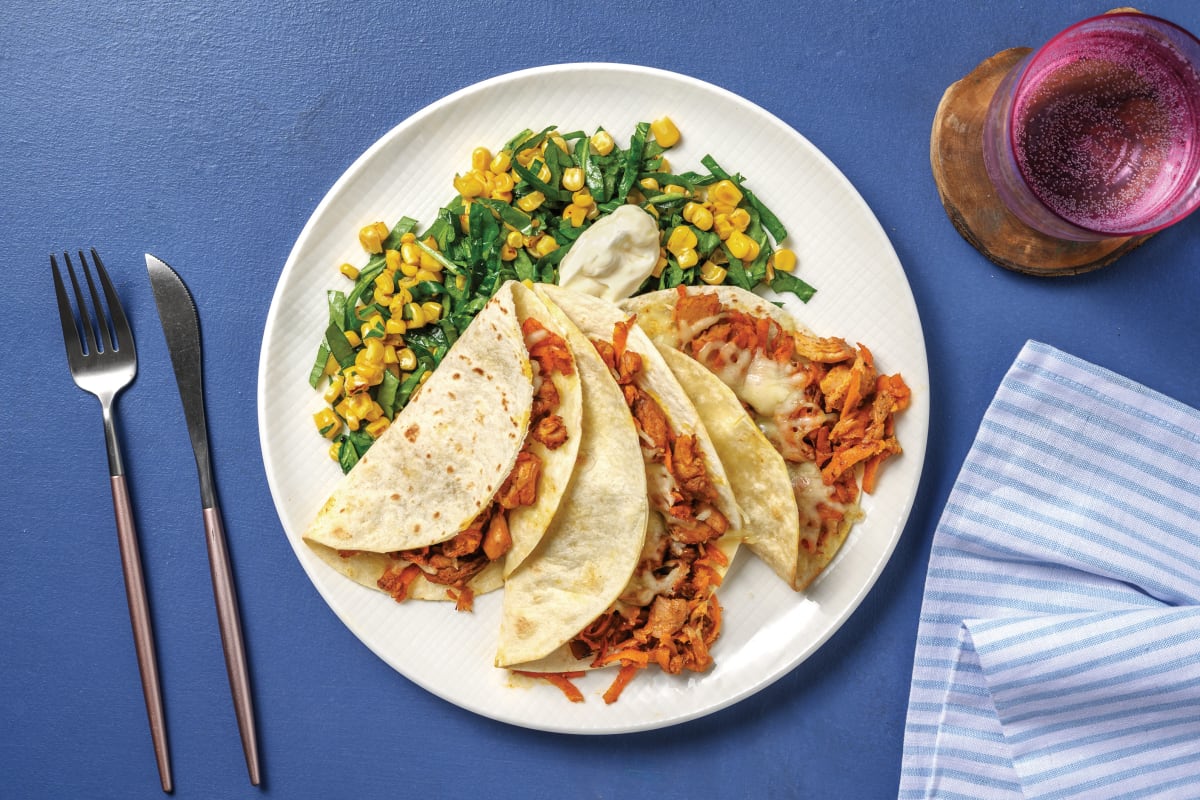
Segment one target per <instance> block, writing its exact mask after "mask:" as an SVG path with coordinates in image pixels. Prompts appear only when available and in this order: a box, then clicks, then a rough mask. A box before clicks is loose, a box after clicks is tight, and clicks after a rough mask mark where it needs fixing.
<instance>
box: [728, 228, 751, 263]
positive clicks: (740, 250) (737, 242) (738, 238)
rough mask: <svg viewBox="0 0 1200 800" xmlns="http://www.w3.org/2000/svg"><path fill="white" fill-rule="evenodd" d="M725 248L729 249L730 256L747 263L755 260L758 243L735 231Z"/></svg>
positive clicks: (730, 235)
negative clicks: (748, 260) (749, 260)
mask: <svg viewBox="0 0 1200 800" xmlns="http://www.w3.org/2000/svg"><path fill="white" fill-rule="evenodd" d="M725 246H726V247H728V248H729V254H730V255H732V256H733V257H734V258H736V259H740V260H742V261H746V260H747V259H752V258H754V255H756V254H757V247H758V243H757V242H755V241H754V240H753V239H751V238H750V237H749V236H747V235H746V234H744V233H742V232H741V231H734V232H733V233H731V234H729V238H728V239H726V240H725Z"/></svg>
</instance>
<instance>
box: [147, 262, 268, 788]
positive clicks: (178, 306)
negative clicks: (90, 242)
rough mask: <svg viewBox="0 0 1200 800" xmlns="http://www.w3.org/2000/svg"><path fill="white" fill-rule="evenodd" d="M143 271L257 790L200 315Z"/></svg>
mask: <svg viewBox="0 0 1200 800" xmlns="http://www.w3.org/2000/svg"><path fill="white" fill-rule="evenodd" d="M146 269H147V270H148V271H149V273H150V287H151V289H152V290H153V292H154V303H155V305H156V306H157V307H158V317H159V319H160V320H161V321H162V327H163V334H164V335H165V336H166V339H167V351H168V352H169V353H170V356H171V366H172V367H173V368H174V371H175V382H176V383H177V384H178V385H179V397H180V399H181V400H182V401H183V416H184V419H185V421H186V422H187V429H188V436H189V438H190V439H191V441H192V451H193V453H194V454H195V456H196V470H197V472H198V473H199V477H200V502H201V506H202V512H203V516H204V531H205V539H206V540H207V544H208V562H209V570H210V572H211V575H212V582H213V595H214V598H215V600H216V605H217V622H218V627H219V628H220V630H221V644H222V648H223V650H224V652H225V670H226V672H227V673H228V676H229V688H230V691H231V692H232V695H233V706H234V714H235V716H236V717H237V723H238V730H239V732H240V733H241V739H242V751H243V753H244V754H245V756H246V769H247V770H248V771H249V773H250V783H252V784H254V785H255V786H257V785H259V782H260V779H261V776H260V769H259V758H258V737H257V735H256V732H255V722H254V704H253V700H252V697H251V693H250V677H249V671H248V669H247V668H246V647H245V641H244V639H243V638H242V625H241V620H240V616H239V612H238V602H237V592H236V589H235V586H234V582H233V571H232V568H231V567H230V563H229V550H228V547H227V546H226V542H225V527H224V524H223V523H222V521H221V512H220V508H219V506H218V505H217V493H216V484H215V482H214V481H213V473H212V462H211V459H210V456H209V445H208V423H207V421H206V419H205V414H204V374H203V366H202V359H201V349H200V341H201V340H200V316H199V314H198V313H197V312H196V304H195V302H194V301H193V300H192V294H191V292H189V291H188V288H187V286H186V285H185V284H184V282H183V279H182V278H180V277H179V275H178V273H176V272H175V270H173V269H171V267H170V266H168V265H167V264H166V262H164V261H162V260H160V259H158V258H156V257H154V256H152V255H150V254H149V253H147V254H146Z"/></svg>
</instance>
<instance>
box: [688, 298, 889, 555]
mask: <svg viewBox="0 0 1200 800" xmlns="http://www.w3.org/2000/svg"><path fill="white" fill-rule="evenodd" d="M674 322H675V325H676V328H677V330H678V331H679V332H680V340H681V341H680V343H681V346H682V347H683V349H684V352H686V353H687V354H689V355H690V356H692V357H693V358H695V359H696V360H697V361H699V362H700V363H701V364H703V365H704V366H706V367H707V368H708V369H709V371H710V372H712V373H714V374H715V375H717V376H718V377H719V378H721V380H722V381H723V382H724V383H725V384H726V385H728V386H729V387H730V388H732V389H733V390H734V392H735V393H736V394H737V395H738V397H739V398H741V400H742V403H743V405H744V406H745V407H746V410H747V412H748V413H750V414H751V416H752V417H753V419H754V420H755V421H756V422H757V424H758V426H759V428H761V429H762V431H763V433H764V434H765V435H766V437H767V439H768V440H770V442H771V443H772V444H773V445H774V446H775V449H777V450H778V451H779V453H780V454H781V455H782V456H783V457H784V460H785V461H786V462H787V464H788V470H789V473H790V475H791V477H792V484H793V489H794V491H795V494H796V500H797V504H798V505H799V507H800V516H801V520H800V523H801V546H802V547H804V548H805V549H807V550H809V551H810V552H811V551H815V550H817V549H818V548H819V547H820V542H821V541H822V540H823V539H824V538H826V537H828V536H830V535H832V534H833V533H835V532H836V531H837V530H838V527H839V525H840V524H841V523H842V520H843V519H844V517H845V516H846V514H847V513H848V512H849V511H850V510H851V509H853V508H854V506H855V504H856V503H857V502H858V498H859V475H858V473H859V469H860V468H861V479H862V491H864V492H866V493H868V494H870V493H871V492H872V491H874V489H875V483H876V480H877V476H878V472H879V468H880V465H881V464H882V463H883V462H884V461H885V460H886V459H887V458H889V457H890V456H892V455H895V454H898V453H900V452H901V448H900V443H899V442H898V441H897V440H896V435H895V419H894V414H895V413H896V412H899V411H902V410H904V409H905V408H907V407H908V404H909V400H910V396H911V395H910V392H909V389H908V386H907V385H906V384H905V383H904V379H903V378H901V376H900V375H898V374H897V375H879V374H878V373H877V372H876V370H875V363H874V358H873V356H872V355H871V351H870V350H868V349H867V348H866V347H865V346H864V345H862V344H859V345H858V346H857V347H853V346H851V345H849V344H847V343H846V341H845V340H843V339H838V338H821V337H817V336H814V335H812V334H809V333H807V332H804V331H794V332H793V331H787V330H785V329H784V328H783V327H782V326H781V325H780V324H779V323H778V322H776V321H775V320H773V319H770V318H762V317H753V316H750V315H748V314H745V313H743V312H741V311H738V310H736V309H731V308H726V307H725V306H724V305H722V303H721V300H720V298H719V297H718V296H717V295H715V294H712V293H703V292H702V293H696V294H688V293H686V291H681V292H680V294H679V298H678V301H677V303H676V305H675V310H674Z"/></svg>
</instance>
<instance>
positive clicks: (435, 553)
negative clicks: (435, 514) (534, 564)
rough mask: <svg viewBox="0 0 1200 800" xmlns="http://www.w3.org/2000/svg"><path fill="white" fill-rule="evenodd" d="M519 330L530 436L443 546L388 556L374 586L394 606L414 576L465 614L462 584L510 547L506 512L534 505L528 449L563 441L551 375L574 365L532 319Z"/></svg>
mask: <svg viewBox="0 0 1200 800" xmlns="http://www.w3.org/2000/svg"><path fill="white" fill-rule="evenodd" d="M521 330H522V332H523V333H524V335H525V347H526V349H527V350H528V351H529V357H530V360H531V361H532V363H533V367H534V369H533V409H532V411H531V414H530V420H529V432H528V433H527V434H526V437H525V442H524V444H523V445H522V447H521V451H520V452H519V453H518V454H517V461H516V464H514V465H513V468H512V471H511V472H509V474H508V477H507V478H505V480H504V483H503V484H502V485H501V486H500V489H499V490H498V491H497V492H496V494H495V495H493V496H492V500H491V502H490V503H489V504H488V506H487V507H486V508H484V510H483V511H481V512H480V513H479V515H478V516H476V517H475V519H474V520H472V521H471V523H470V524H469V525H468V526H467V527H466V528H465V529H464V530H463V531H461V532H460V533H458V534H457V535H455V536H454V537H453V538H451V539H448V540H446V541H444V542H439V543H437V544H433V545H429V546H428V547H419V548H415V549H412V550H400V551H397V552H394V553H389V554H388V555H390V556H391V557H392V558H393V559H395V562H396V563H394V564H392V565H390V566H389V567H388V568H387V569H386V570H385V571H384V573H383V575H382V576H381V577H380V578H379V580H378V586H379V588H380V589H382V590H383V591H385V592H387V593H388V594H390V595H391V596H392V597H393V598H394V599H395V600H396V602H398V603H399V602H403V601H404V600H405V599H407V597H408V591H409V586H410V585H411V584H412V582H413V581H414V580H415V579H416V578H418V577H424V578H425V580H427V581H429V582H430V583H436V584H439V585H442V586H445V587H446V594H447V596H448V597H449V598H450V599H451V600H454V601H455V607H456V608H457V609H458V610H460V611H470V610H471V608H472V605H473V603H474V593H473V592H472V590H471V587H470V586H468V585H467V584H468V583H469V582H470V580H471V579H472V578H474V577H475V576H476V575H478V574H479V573H480V572H482V571H483V569H484V568H485V567H487V565H488V564H490V563H491V562H493V561H497V560H499V559H500V558H503V557H504V555H505V554H506V553H507V552H508V551H509V549H511V547H512V537H511V535H510V534H509V529H508V512H509V511H511V510H513V509H515V508H520V507H522V506H531V505H533V504H534V503H536V502H537V493H538V478H539V476H540V475H541V469H542V460H541V458H540V457H538V455H537V454H536V453H535V452H533V450H532V449H531V448H532V446H533V443H534V442H538V443H540V444H542V445H543V446H545V447H546V449H548V450H557V449H558V448H559V447H561V446H562V445H563V443H564V442H566V440H567V437H568V431H567V427H566V425H565V424H564V422H563V419H562V417H561V416H559V415H558V414H557V413H556V412H557V411H558V406H559V394H558V389H556V388H555V386H554V382H553V381H552V380H551V375H553V374H555V373H559V374H562V375H571V374H573V372H574V369H575V362H574V361H573V360H572V358H571V354H570V351H569V350H568V349H567V343H566V341H564V340H563V338H562V337H561V336H559V335H558V334H556V333H554V332H552V331H550V330H548V329H547V328H546V327H545V326H543V325H542V324H541V323H540V322H538V321H537V320H535V319H526V320H525V321H524V322H523V323H522V325H521Z"/></svg>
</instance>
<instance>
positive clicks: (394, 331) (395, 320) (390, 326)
mask: <svg viewBox="0 0 1200 800" xmlns="http://www.w3.org/2000/svg"><path fill="white" fill-rule="evenodd" d="M401 313H403V311H401ZM383 330H384V331H385V332H387V333H389V334H391V335H392V336H403V335H404V334H405V333H407V332H408V326H407V325H405V324H404V320H403V319H401V318H400V317H392V318H391V319H389V320H388V321H387V322H386V323H384V326H383Z"/></svg>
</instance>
